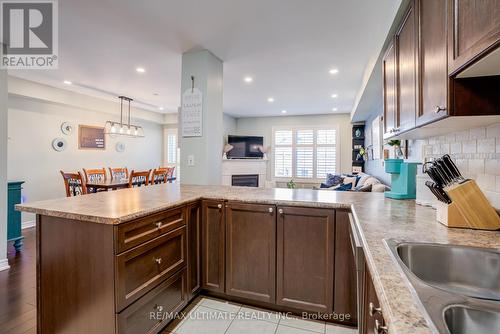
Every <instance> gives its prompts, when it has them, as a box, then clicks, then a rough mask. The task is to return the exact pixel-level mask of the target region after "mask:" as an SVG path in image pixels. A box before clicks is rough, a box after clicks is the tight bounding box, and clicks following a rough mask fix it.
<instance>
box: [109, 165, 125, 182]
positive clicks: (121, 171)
mask: <svg viewBox="0 0 500 334" xmlns="http://www.w3.org/2000/svg"><path fill="white" fill-rule="evenodd" d="M109 175H110V176H111V180H121V179H128V168H127V167H123V168H111V167H109Z"/></svg>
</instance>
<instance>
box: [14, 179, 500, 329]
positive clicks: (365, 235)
mask: <svg viewBox="0 0 500 334" xmlns="http://www.w3.org/2000/svg"><path fill="white" fill-rule="evenodd" d="M18 209H19V210H22V211H27V212H33V213H36V214H37V221H38V224H37V232H38V233H37V242H38V244H37V257H38V268H39V270H38V274H37V276H38V277H37V281H38V310H39V312H38V316H39V319H38V320H39V321H38V326H41V324H43V326H42V327H45V326H47V327H46V328H50V329H52V330H54V331H53V332H55V333H57V332H69V330H70V329H71V330H73V331H72V333H79V332H82V333H83V332H88V331H89V330H90V331H92V332H95V333H98V332H99V333H115V332H118V333H134V332H135V333H137V332H138V330H141V328H146V327H147V326H151V324H150V323H149V322H148V321H146V319H143V318H144V317H143V315H144V314H145V313H144V312H146V310H147V311H149V310H150V309H151V308H152V306H153V308H154V307H156V308H157V309H158V310H160V309H161V310H163V309H164V308H165V307H166V308H168V309H169V310H172V311H179V310H181V309H182V308H183V307H184V306H185V305H186V304H187V303H188V301H189V300H190V299H191V298H193V297H194V296H195V295H196V294H197V293H199V292H200V291H203V292H206V293H212V294H214V295H216V296H219V297H223V298H227V299H235V300H239V299H238V298H241V300H243V301H247V302H252V301H253V302H254V303H255V304H256V305H261V306H265V307H269V308H275V309H277V310H292V311H294V312H298V311H301V310H306V311H308V312H320V313H329V312H332V311H333V312H335V313H339V312H344V313H350V314H351V316H352V317H351V318H350V320H348V321H347V322H346V323H347V324H355V323H353V322H352V321H353V319H354V320H356V314H352V313H355V298H353V297H355V294H356V292H355V281H356V277H355V275H356V274H355V273H353V270H354V271H355V268H353V266H354V257H353V256H352V253H351V252H350V250H349V249H350V241H349V233H348V229H349V219H348V215H349V213H352V223H353V224H354V225H355V229H356V230H357V232H358V233H359V239H360V242H361V244H362V248H363V253H364V257H365V258H366V266H367V269H368V271H369V274H370V277H371V279H372V281H373V286H374V289H375V292H376V297H377V298H378V300H379V302H380V307H381V309H382V314H383V317H384V320H385V323H386V325H387V327H388V331H389V333H431V328H430V326H429V324H428V323H427V320H426V315H425V311H424V310H423V308H422V307H421V306H420V303H419V301H418V300H417V299H416V297H415V296H414V294H413V292H412V288H411V287H410V286H409V283H408V280H407V279H406V277H404V275H403V273H402V271H401V269H400V267H399V266H398V264H397V263H396V262H395V261H394V259H393V258H392V257H391V254H390V252H389V250H388V248H387V245H386V243H385V241H384V239H388V238H392V239H396V240H411V241H423V242H439V243H453V244H460V245H471V246H477V247H492V248H500V238H498V232H485V231H472V230H463V229H448V228H446V227H445V226H442V225H441V224H439V223H437V222H436V219H435V211H434V210H433V209H430V208H426V207H420V206H418V205H415V203H414V201H396V200H389V199H385V198H384V197H383V194H380V193H379V194H377V193H351V192H334V191H316V190H305V189H298V190H289V189H259V188H255V189H254V188H239V187H225V186H189V185H178V184H168V185H156V186H150V187H144V188H135V189H123V190H118V191H114V192H102V193H97V194H92V195H85V196H80V197H74V198H65V199H57V200H49V201H43V202H37V203H29V204H24V205H19V206H18ZM312 209H314V210H319V211H310V210H312ZM304 210H305V211H304ZM249 213H250V214H251V215H250V216H248V214H249ZM270 217H271V218H270ZM272 217H274V218H272ZM280 217H281V218H280ZM273 219H274V220H273ZM249 221H253V222H255V224H258V228H254V229H252V225H251V224H249V223H248V222H249ZM302 221H309V222H313V223H311V224H310V225H308V226H309V228H308V227H307V226H300V224H301V222H302ZM214 222H215V223H214ZM158 223H161V224H158ZM273 224H276V225H273ZM151 226H154V228H153V229H151ZM238 226H243V227H244V228H241V229H239V228H238ZM289 226H297V231H293V230H291V229H290V230H287V228H289ZM308 230H311V231H312V233H311V234H304V233H307V231H308ZM321 231H325V233H321ZM273 233H275V234H273ZM301 234H302V235H303V236H304V238H305V239H307V238H317V240H318V241H324V243H316V244H315V245H313V246H315V248H317V249H318V250H320V253H319V254H321V255H322V256H323V257H321V256H320V257H321V261H322V262H316V263H311V264H310V266H309V267H308V269H309V270H312V271H316V272H314V275H312V274H310V275H303V276H301V277H299V280H298V281H299V282H298V283H297V284H295V285H294V284H292V283H290V281H288V282H287V279H289V280H295V281H297V277H289V275H292V274H294V273H295V271H294V270H295V269H296V268H294V267H293V263H292V264H290V261H285V260H284V259H286V258H287V255H289V256H294V255H296V254H294V253H293V249H289V248H286V244H287V242H286V239H285V238H284V236H285V235H286V236H287V238H288V237H290V236H291V238H292V239H291V240H292V241H294V242H297V241H298V240H299V238H300V235H301ZM214 236H216V237H215V238H214ZM231 236H234V238H232V237H231ZM252 238H256V239H258V240H259V242H257V243H256V244H255V245H256V247H255V248H245V247H243V248H237V247H235V246H234V245H238V243H242V241H243V243H244V244H251V243H252ZM266 238H267V239H266ZM294 238H295V239H294ZM262 240H264V241H265V242H262ZM224 242H225V243H224ZM328 242H331V243H332V245H330V244H329V243H328ZM231 245H232V246H233V247H231ZM264 246H266V247H264ZM162 247H163V248H162ZM165 247H166V248H168V249H169V250H170V251H169V252H168V254H169V255H170V256H166V257H165V256H162V257H160V256H159V254H160V253H159V252H160V250H161V249H165ZM297 247H298V248H299V250H300V251H302V252H305V253H308V252H309V253H311V254H313V253H314V252H315V248H312V247H309V245H307V244H298V245H297ZM231 249H233V251H231ZM346 249H347V250H346ZM249 250H252V251H257V252H258V254H257V256H258V257H259V258H263V259H267V260H265V261H263V262H262V263H261V264H258V265H254V266H256V267H255V269H256V272H258V273H259V275H261V276H262V275H263V276H264V277H265V279H263V280H260V281H259V284H255V282H253V281H245V279H244V277H242V275H241V274H240V272H241V271H242V270H244V267H242V266H239V264H241V261H250V258H251V257H250V256H249V255H250V254H249ZM284 250H285V251H284ZM286 250H288V252H291V253H289V254H288V253H286ZM162 252H164V251H162ZM273 252H275V253H273ZM144 254H145V255H144ZM145 259H146V260H145ZM274 260H275V262H273V261H274ZM328 261H331V262H335V263H330V262H328ZM151 262H154V263H155V264H154V266H155V268H154V269H155V270H153V271H152V270H151V268H150V266H151ZM292 262H293V261H292ZM195 264H196V265H195ZM323 264H324V265H323ZM65 266H66V267H67V268H65ZM68 268H69V270H68ZM340 268H347V269H344V270H342V269H340ZM141 271H142V272H145V273H146V274H145V275H146V276H147V277H146V278H147V279H146V281H144V277H139V276H138V275H137V273H138V272H141ZM287 275H288V276H287ZM332 276H333V277H332ZM301 279H302V280H303V283H304V284H310V283H311V282H314V283H316V282H319V283H321V282H323V283H324V284H323V285H324V289H321V286H322V285H321V284H320V285H319V287H320V288H318V292H317V293H314V294H313V295H300V291H303V289H302V286H301V283H300V280H301ZM325 280H331V281H328V282H326V283H325V282H324V281H325ZM74 282H77V283H78V284H77V286H75V284H74ZM275 282H276V283H275ZM280 282H281V283H280ZM330 282H331V284H330ZM242 287H244V288H245V289H243V288H242ZM341 287H344V289H342V288H341ZM353 287H354V290H353ZM342 291H344V292H342ZM63 295H64V297H63V298H60V297H61V296H63ZM331 296H333V298H331V299H333V300H330V297H331ZM68 298H69V299H68ZM339 298H340V299H339ZM165 301H168V302H169V304H168V305H163V304H162V303H165ZM353 301H354V303H353ZM89 305H91V306H92V307H89ZM153 310H156V309H153ZM54 312H55V313H54ZM52 314H57V316H52ZM115 317H116V327H115V323H114V322H113V321H109V319H115ZM90 319H92V322H93V323H97V324H98V326H97V327H92V324H91V323H89V321H91V320H90ZM99 320H102V321H99ZM334 321H336V319H334ZM349 321H351V322H349ZM167 322H168V321H167ZM164 325H166V322H158V323H154V324H153V325H152V326H153V327H147V328H148V331H149V332H155V331H158V330H160V329H161V328H162V327H163V326H164ZM133 326H137V327H136V328H133ZM144 326H146V327H144ZM75 329H76V330H75ZM148 331H145V332H148ZM41 332H42V333H45V332H49V331H43V330H42V331H41Z"/></svg>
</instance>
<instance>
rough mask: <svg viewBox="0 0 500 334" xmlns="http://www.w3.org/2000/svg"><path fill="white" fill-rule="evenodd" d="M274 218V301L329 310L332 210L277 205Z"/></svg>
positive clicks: (330, 301) (332, 228) (333, 239)
mask: <svg viewBox="0 0 500 334" xmlns="http://www.w3.org/2000/svg"><path fill="white" fill-rule="evenodd" d="M277 221H278V225H277V245H278V248H277V254H276V261H277V266H276V270H277V271H276V277H277V282H276V303H277V304H278V305H282V306H289V307H293V308H296V309H301V310H306V311H313V312H324V313H330V312H332V310H333V268H334V261H335V258H334V249H335V236H334V231H335V212H334V210H332V209H318V208H301V207H278V219H277Z"/></svg>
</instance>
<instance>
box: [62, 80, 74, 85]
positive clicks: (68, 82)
mask: <svg viewBox="0 0 500 334" xmlns="http://www.w3.org/2000/svg"><path fill="white" fill-rule="evenodd" d="M63 82H64V84H66V85H71V84H72V82H71V81H69V80H64V81H63Z"/></svg>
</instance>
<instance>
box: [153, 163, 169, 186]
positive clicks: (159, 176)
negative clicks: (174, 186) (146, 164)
mask: <svg viewBox="0 0 500 334" xmlns="http://www.w3.org/2000/svg"><path fill="white" fill-rule="evenodd" d="M168 172H169V170H168V168H161V167H160V168H157V169H154V170H153V172H152V173H151V180H150V181H151V184H160V183H167V181H168Z"/></svg>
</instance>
